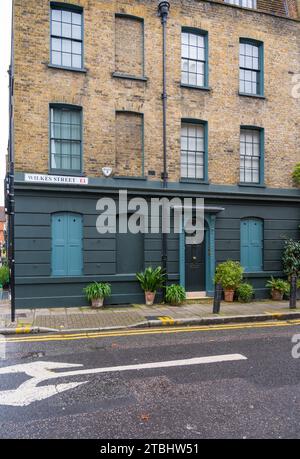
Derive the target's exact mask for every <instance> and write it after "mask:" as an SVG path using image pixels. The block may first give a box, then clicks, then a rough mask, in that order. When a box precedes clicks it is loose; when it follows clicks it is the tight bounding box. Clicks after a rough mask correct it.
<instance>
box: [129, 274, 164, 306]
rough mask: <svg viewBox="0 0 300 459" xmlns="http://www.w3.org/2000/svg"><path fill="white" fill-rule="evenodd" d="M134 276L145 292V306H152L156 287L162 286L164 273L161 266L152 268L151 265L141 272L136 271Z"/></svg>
mask: <svg viewBox="0 0 300 459" xmlns="http://www.w3.org/2000/svg"><path fill="white" fill-rule="evenodd" d="M136 278H137V280H138V281H139V283H140V285H141V288H142V289H143V290H144V292H145V302H146V305H147V306H152V305H153V303H154V299H155V295H156V292H157V290H158V289H160V288H162V286H163V284H164V281H165V278H166V275H165V274H164V272H163V269H162V267H161V266H158V267H157V268H155V269H153V268H152V267H151V266H149V267H148V268H146V269H145V271H144V272H142V273H137V274H136Z"/></svg>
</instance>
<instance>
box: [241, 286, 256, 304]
mask: <svg viewBox="0 0 300 459" xmlns="http://www.w3.org/2000/svg"><path fill="white" fill-rule="evenodd" d="M237 294H238V300H239V302H240V303H250V301H251V300H252V298H253V296H254V288H253V287H252V285H250V284H247V283H244V284H241V285H239V287H238V289H237Z"/></svg>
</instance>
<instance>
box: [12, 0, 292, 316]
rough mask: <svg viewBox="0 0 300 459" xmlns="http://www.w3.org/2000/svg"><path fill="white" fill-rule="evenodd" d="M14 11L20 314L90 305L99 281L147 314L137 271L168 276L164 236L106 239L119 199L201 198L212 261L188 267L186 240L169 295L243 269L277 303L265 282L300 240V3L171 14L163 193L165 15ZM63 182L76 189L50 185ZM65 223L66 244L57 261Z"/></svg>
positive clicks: (172, 253) (188, 0) (130, 3)
mask: <svg viewBox="0 0 300 459" xmlns="http://www.w3.org/2000/svg"><path fill="white" fill-rule="evenodd" d="M13 3H14V14H13V59H12V75H13V77H12V81H13V93H12V98H11V100H12V105H13V119H12V125H13V139H11V140H12V141H11V147H12V148H13V150H14V155H15V169H16V276H17V279H16V293H17V306H19V307H23V306H24V307H26V306H29V305H31V306H32V305H36V306H53V305H61V306H65V305H80V304H84V301H85V300H84V298H83V294H82V288H83V287H84V286H85V285H86V284H87V283H88V282H90V281H92V280H99V279H101V280H106V281H109V282H110V283H111V284H112V287H113V295H112V298H111V299H110V301H111V302H112V303H113V304H115V303H128V302H134V301H141V300H142V298H143V295H142V292H141V291H140V289H139V286H138V285H137V283H136V280H135V272H136V271H137V270H138V269H141V268H143V267H144V266H146V265H149V264H152V265H154V264H155V265H157V264H160V263H161V248H162V246H161V243H162V241H161V236H160V235H159V234H158V235H150V234H148V235H136V236H135V237H134V236H133V235H127V238H128V239H126V238H125V236H124V235H110V236H109V237H108V235H107V236H106V237H103V236H102V237H101V236H100V235H99V234H98V233H97V231H96V228H95V225H96V219H97V216H98V215H99V213H98V212H97V210H96V203H97V200H98V199H99V197H101V196H112V197H113V196H115V193H116V192H117V191H118V190H119V189H126V190H127V191H128V194H129V195H130V196H139V195H141V194H142V195H143V196H145V197H147V198H150V197H152V196H168V197H174V196H178V197H202V198H204V199H205V206H206V212H205V220H206V231H205V240H204V242H203V245H202V247H201V248H200V247H199V248H198V249H199V250H198V249H197V248H196V249H195V250H196V251H195V253H194V254H192V253H190V251H189V250H187V249H186V248H185V244H184V237H181V236H178V235H170V236H169V241H168V274H169V280H170V281H172V282H181V283H182V284H183V285H185V286H186V288H187V290H191V291H197V292H200V291H201V292H203V291H205V292H207V293H208V294H212V291H213V273H214V269H215V265H216V264H217V263H218V262H221V261H224V260H226V259H228V258H233V259H236V260H240V261H242V262H243V264H244V266H245V268H246V271H247V277H248V279H249V281H250V282H252V283H253V284H254V285H255V288H256V295H257V297H264V296H266V294H267V291H266V289H265V282H266V279H267V278H268V277H269V276H270V275H274V276H279V275H281V274H282V273H281V269H282V266H281V249H282V244H283V238H284V237H296V236H297V230H298V224H299V220H300V211H299V201H300V192H299V190H298V189H296V188H295V187H294V186H293V182H292V176H291V174H292V170H293V168H294V166H295V164H296V163H297V162H299V160H300V138H299V123H300V111H299V99H296V98H294V97H293V96H292V89H293V84H295V83H293V76H294V75H298V74H300V23H299V19H298V17H299V15H298V11H299V9H300V2H297V1H296V0H272V1H265V0H257V1H256V0H228V1H225V0H224V1H221V0H220V1H208V0H172V1H171V2H170V3H171V7H170V12H169V17H168V22H167V57H166V60H167V62H166V68H167V94H168V102H167V172H168V187H167V190H163V189H162V181H161V173H162V171H163V153H162V152H163V136H162V122H163V115H162V100H161V94H162V78H163V76H162V69H163V66H162V59H163V57H162V26H161V21H160V18H159V17H158V13H157V6H158V3H159V2H157V1H156V0H119V1H118V0H115V1H108V0H76V1H75V0H73V1H71V2H69V1H67V2H66V1H65V2H64V3H60V2H49V1H47V0H38V1H36V0H28V1H27V2H26V3H24V2H23V1H21V0H14V2H13ZM245 7H247V8H245ZM103 167H108V168H111V169H112V172H113V175H112V176H111V177H109V178H106V177H104V175H103V172H102V168H103ZM37 174H40V175H39V176H37ZM57 176H60V177H64V176H66V177H73V179H70V180H71V184H70V183H69V184H66V183H65V184H63V183H62V182H60V184H57V182H55V181H54V183H51V182H50V180H51V181H52V182H53V177H57ZM75 178H76V179H75ZM85 178H86V179H87V180H82V179H85ZM72 180H73V182H74V184H73V185H72ZM80 180H81V182H80ZM73 217H74V222H73V223H74V225H75V226H76V228H77V229H74V231H76V234H77V236H76V237H77V242H76V244H77V255H76V257H75V258H76V262H75V264H76V263H77V265H76V268H75V270H74V271H73V272H72V269H71V268H70V266H69V265H70V260H73V259H72V256H73V255H72V254H71V252H70V253H69V252H68V250H70V248H68V247H69V245H68V244H69V242H68V238H69V236H68V234H67V233H68V228H69V226H70V225H71V223H70V222H71V220H69V219H72V218H73ZM59 224H62V225H64V228H65V229H63V234H64V236H63V239H64V238H67V241H66V240H64V242H63V244H62V245H59V244H58V245H57V246H56V242H55V241H57V240H58V239H59V237H58V236H59V235H60V236H61V234H60V229H59V228H60V226H59ZM75 226H74V228H75ZM79 251H80V252H81V255H80V254H79ZM253 253H255V257H254V258H253V259H252V258H251V257H252V254H253ZM57 257H58V259H57ZM194 259H195V260H196V262H195V263H194V264H193V260H194ZM68 260H69V261H68ZM124 260H126V262H124ZM195 274H196V277H195ZM197 276H199V282H198V285H197ZM191 278H193V279H194V280H193V282H190V279H191ZM195 279H196V280H195Z"/></svg>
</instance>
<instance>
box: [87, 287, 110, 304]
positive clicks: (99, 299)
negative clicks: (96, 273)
mask: <svg viewBox="0 0 300 459" xmlns="http://www.w3.org/2000/svg"><path fill="white" fill-rule="evenodd" d="M83 291H84V293H85V295H86V297H87V299H88V300H89V302H90V303H91V305H92V308H95V309H97V308H101V307H102V306H103V302H104V298H107V297H108V296H110V295H111V287H110V285H109V284H106V283H103V282H93V283H92V284H89V285H88V286H87V287H85V288H84V289H83Z"/></svg>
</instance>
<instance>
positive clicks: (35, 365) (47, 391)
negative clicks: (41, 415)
mask: <svg viewBox="0 0 300 459" xmlns="http://www.w3.org/2000/svg"><path fill="white" fill-rule="evenodd" d="M236 360H247V357H245V356H244V355H241V354H225V355H213V356H208V357H196V358H193V359H185V360H170V361H166V362H151V363H141V364H135V365H122V366H117V367H104V368H90V369H86V370H79V369H78V370H72V371H65V372H60V373H55V372H54V371H53V370H54V369H61V368H75V367H77V368H78V367H82V366H83V365H80V364H72V363H62V362H32V363H26V364H24V365H12V366H10V367H4V368H0V375H5V374H14V373H25V374H27V375H28V376H31V378H30V379H29V380H28V381H25V382H24V383H23V384H21V385H20V386H19V387H18V388H17V389H14V390H4V391H0V405H9V406H28V405H30V404H31V403H33V402H36V401H40V400H44V399H46V398H49V397H52V396H53V395H56V394H58V393H60V392H64V391H67V390H70V389H74V388H75V387H78V386H80V385H82V384H86V383H87V382H88V381H82V382H74V383H69V384H58V385H53V384H52V385H48V386H38V384H40V383H42V382H44V381H47V380H50V379H58V378H65V377H70V376H80V375H92V374H99V373H112V372H117V371H132V370H145V369H154V368H171V367H184V366H190V365H200V364H204V363H219V362H232V361H236Z"/></svg>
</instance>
